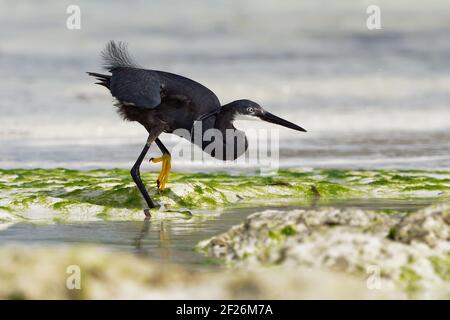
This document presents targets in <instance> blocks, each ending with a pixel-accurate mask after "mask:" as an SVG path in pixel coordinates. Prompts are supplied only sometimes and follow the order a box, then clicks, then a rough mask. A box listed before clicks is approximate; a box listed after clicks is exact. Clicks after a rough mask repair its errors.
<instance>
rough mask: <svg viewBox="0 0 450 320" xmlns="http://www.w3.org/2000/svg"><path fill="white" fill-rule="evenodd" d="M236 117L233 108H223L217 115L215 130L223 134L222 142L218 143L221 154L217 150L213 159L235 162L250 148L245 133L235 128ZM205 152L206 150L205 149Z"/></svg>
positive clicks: (213, 154)
mask: <svg viewBox="0 0 450 320" xmlns="http://www.w3.org/2000/svg"><path fill="white" fill-rule="evenodd" d="M235 116H236V110H235V109H234V108H232V107H227V106H226V105H225V106H223V107H222V108H221V110H220V112H219V113H217V115H216V121H215V125H214V128H215V129H217V130H219V131H220V132H221V134H222V139H221V141H216V143H218V144H217V145H216V146H218V147H219V148H220V149H221V152H220V154H218V153H217V152H215V151H217V150H215V151H214V152H213V153H210V154H211V155H212V156H213V157H215V158H217V159H221V160H234V159H236V158H237V157H239V156H241V155H242V154H243V153H245V151H246V150H247V148H248V142H247V138H246V136H245V133H244V132H243V131H241V130H238V129H236V128H235V127H234V125H233V121H234V118H235ZM203 150H205V148H203Z"/></svg>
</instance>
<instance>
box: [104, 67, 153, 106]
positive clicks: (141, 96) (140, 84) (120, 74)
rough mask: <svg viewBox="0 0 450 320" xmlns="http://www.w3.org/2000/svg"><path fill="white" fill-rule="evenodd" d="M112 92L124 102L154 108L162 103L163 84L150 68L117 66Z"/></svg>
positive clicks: (113, 75)
mask: <svg viewBox="0 0 450 320" xmlns="http://www.w3.org/2000/svg"><path fill="white" fill-rule="evenodd" d="M110 90H111V94H112V95H113V97H115V98H116V99H117V100H119V101H120V102H122V103H124V104H129V105H135V106H137V107H141V108H148V109H153V108H156V107H157V106H159V105H160V104H161V84H160V81H159V79H158V76H157V74H155V73H154V72H152V71H150V70H142V69H134V68H117V69H114V70H112V77H111V86H110Z"/></svg>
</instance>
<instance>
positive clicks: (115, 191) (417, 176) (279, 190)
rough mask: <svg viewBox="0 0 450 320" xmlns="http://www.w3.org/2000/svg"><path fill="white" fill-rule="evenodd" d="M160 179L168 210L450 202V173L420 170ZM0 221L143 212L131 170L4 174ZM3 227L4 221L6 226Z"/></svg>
mask: <svg viewBox="0 0 450 320" xmlns="http://www.w3.org/2000/svg"><path fill="white" fill-rule="evenodd" d="M157 174H158V173H156V172H143V173H142V178H143V180H144V181H145V182H147V187H148V189H149V192H150V194H151V196H152V197H154V198H155V200H156V201H157V202H158V203H160V204H163V205H164V206H165V207H166V208H168V209H174V210H176V209H181V208H186V209H217V208H223V207H229V206H246V205H252V204H253V205H254V204H260V203H261V202H265V203H267V201H269V200H270V202H271V203H290V204H311V202H314V203H315V202H319V203H324V204H326V203H330V202H333V201H336V200H348V199H358V198H396V199H403V200H405V199H406V200H408V199H417V198H428V199H430V200H433V201H441V200H446V199H449V198H450V172H445V171H418V170H391V171H388V170H331V169H327V170H308V171H299V170H279V171H278V172H273V173H261V174H258V173H254V174H245V175H232V174H228V173H224V172H218V173H190V174H182V173H172V174H171V179H170V181H169V184H168V188H167V189H166V190H165V191H164V192H158V191H157V190H156V187H155V186H156V183H155V181H156V178H157ZM0 182H1V184H0V198H1V199H2V201H1V202H0V213H1V212H5V213H15V212H24V211H27V210H30V209H33V208H35V207H39V208H45V209H49V210H52V211H56V212H69V211H71V210H73V209H77V208H81V207H82V208H84V210H89V208H96V210H95V214H93V215H94V216H96V217H97V218H102V219H103V218H108V217H110V216H113V215H114V211H115V210H125V211H126V210H128V211H130V212H136V211H137V210H141V209H142V208H143V207H145V203H144V202H143V200H142V197H141V195H140V193H139V191H138V190H137V188H136V187H135V185H134V183H133V182H132V179H131V177H130V175H129V171H128V170H125V169H96V170H90V171H79V170H69V169H64V168H56V169H39V168H38V169H11V170H1V169H0ZM3 219H4V218H3Z"/></svg>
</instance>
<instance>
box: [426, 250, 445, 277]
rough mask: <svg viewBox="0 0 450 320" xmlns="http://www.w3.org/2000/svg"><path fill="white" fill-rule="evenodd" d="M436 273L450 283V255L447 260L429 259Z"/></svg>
mask: <svg viewBox="0 0 450 320" xmlns="http://www.w3.org/2000/svg"><path fill="white" fill-rule="evenodd" d="M429 260H430V262H431V264H432V265H433V269H434V271H435V272H436V273H437V274H438V275H439V276H440V277H441V278H442V280H445V281H450V254H448V255H447V257H445V258H440V257H437V256H435V257H429Z"/></svg>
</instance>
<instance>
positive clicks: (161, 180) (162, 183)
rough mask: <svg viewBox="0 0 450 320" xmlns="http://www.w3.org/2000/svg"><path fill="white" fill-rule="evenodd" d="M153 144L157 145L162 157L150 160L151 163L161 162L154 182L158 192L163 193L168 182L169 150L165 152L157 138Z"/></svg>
mask: <svg viewBox="0 0 450 320" xmlns="http://www.w3.org/2000/svg"><path fill="white" fill-rule="evenodd" d="M155 142H156V144H157V145H158V148H159V150H161V152H162V156H161V157H158V158H151V159H150V161H151V162H153V163H158V162H162V167H161V172H160V173H159V177H158V180H156V185H157V186H158V189H159V190H160V191H163V190H164V189H165V187H166V183H167V181H168V180H169V173H170V169H171V163H170V160H171V157H170V152H169V150H167V148H166V147H165V146H164V145H163V143H162V142H161V140H159V138H156V140H155Z"/></svg>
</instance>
